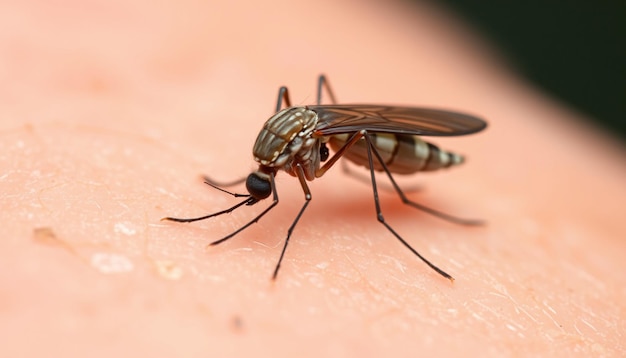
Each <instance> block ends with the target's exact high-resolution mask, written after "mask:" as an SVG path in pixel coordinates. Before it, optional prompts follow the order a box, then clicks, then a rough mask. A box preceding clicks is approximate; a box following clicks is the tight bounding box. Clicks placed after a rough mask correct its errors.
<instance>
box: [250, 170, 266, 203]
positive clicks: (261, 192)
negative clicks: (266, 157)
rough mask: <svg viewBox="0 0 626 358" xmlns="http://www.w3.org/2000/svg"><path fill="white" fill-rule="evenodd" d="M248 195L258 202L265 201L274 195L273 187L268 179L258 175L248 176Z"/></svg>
mask: <svg viewBox="0 0 626 358" xmlns="http://www.w3.org/2000/svg"><path fill="white" fill-rule="evenodd" d="M246 188H247V189H248V193H250V195H252V197H253V198H255V199H257V200H261V199H265V198H267V197H268V196H270V194H272V186H271V184H270V181H269V180H268V179H267V178H262V177H261V176H260V175H259V174H258V173H252V174H250V175H248V179H246Z"/></svg>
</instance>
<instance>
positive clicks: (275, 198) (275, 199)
mask: <svg viewBox="0 0 626 358" xmlns="http://www.w3.org/2000/svg"><path fill="white" fill-rule="evenodd" d="M269 177H270V186H271V188H272V203H271V204H270V206H268V207H267V208H265V210H263V211H262V212H261V213H260V214H259V215H257V216H256V217H255V218H254V219H252V220H250V221H249V222H248V223H247V224H245V225H244V226H242V227H240V228H239V229H237V230H236V231H234V232H232V233H231V234H229V235H227V236H225V237H223V238H221V239H219V240H217V241H213V242H212V243H210V244H209V245H208V246H215V245H217V244H221V243H222V242H224V241H226V240H228V239H230V238H232V237H233V236H235V235H237V234H239V233H240V232H242V231H244V230H245V229H247V228H248V226H250V225H252V224H254V223H255V222H257V221H259V219H261V218H262V217H263V216H264V215H265V214H267V213H268V212H269V211H270V210H272V209H273V208H274V207H275V206H276V204H278V193H277V192H276V183H274V174H269ZM247 202H249V204H247V205H252V204H256V203H257V202H258V200H256V199H254V198H252V197H250V198H248V199H247V200H246V201H244V202H243V203H240V204H239V205H243V204H244V203H247Z"/></svg>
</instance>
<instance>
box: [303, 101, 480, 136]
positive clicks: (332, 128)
mask: <svg viewBox="0 0 626 358" xmlns="http://www.w3.org/2000/svg"><path fill="white" fill-rule="evenodd" d="M307 108H309V109H310V110H313V111H315V112H316V113H317V115H318V118H319V121H318V124H317V127H316V129H315V132H314V136H315V137H322V136H327V135H333V134H342V133H354V132H357V131H360V130H367V131H370V132H383V133H398V134H414V135H424V136H459V135H465V134H471V133H476V132H479V131H481V130H483V129H484V128H485V127H487V123H486V122H485V121H483V120H482V119H480V118H477V117H473V116H470V115H467V114H463V113H456V112H449V111H443V110H439V109H431V108H417V107H396V106H378V105H365V104H356V105H350V104H348V105H320V106H307Z"/></svg>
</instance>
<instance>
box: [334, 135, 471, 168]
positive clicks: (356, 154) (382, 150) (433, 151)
mask: <svg viewBox="0 0 626 358" xmlns="http://www.w3.org/2000/svg"><path fill="white" fill-rule="evenodd" d="M369 136H370V138H372V141H373V142H374V146H375V147H376V150H377V151H378V153H379V154H380V156H381V157H382V158H383V161H384V162H385V164H386V165H387V168H389V170H390V171H391V172H393V173H397V174H412V173H415V172H419V171H431V170H437V169H441V168H447V167H450V166H453V165H458V164H461V163H463V157H462V156H460V155H458V154H455V153H450V152H446V151H443V150H441V149H439V148H438V147H437V146H435V145H433V144H430V143H428V142H425V141H423V140H422V139H420V138H419V137H418V136H414V135H405V134H390V133H371V134H369ZM349 137H350V136H349V135H348V134H341V135H334V136H332V137H330V140H329V144H330V147H331V148H332V149H333V150H334V151H337V150H339V149H340V148H341V147H343V146H344V145H345V143H346V141H347V140H348V138H349ZM344 157H345V158H346V159H348V160H350V161H352V162H354V163H356V164H358V165H363V166H365V167H367V168H369V162H368V159H367V143H366V141H365V139H360V140H359V141H358V142H357V143H356V144H354V145H353V146H352V147H351V148H350V149H348V150H347V151H346V152H345V154H344ZM373 160H374V170H378V171H382V170H383V168H382V166H381V165H380V163H379V161H378V160H377V159H376V157H374V158H373Z"/></svg>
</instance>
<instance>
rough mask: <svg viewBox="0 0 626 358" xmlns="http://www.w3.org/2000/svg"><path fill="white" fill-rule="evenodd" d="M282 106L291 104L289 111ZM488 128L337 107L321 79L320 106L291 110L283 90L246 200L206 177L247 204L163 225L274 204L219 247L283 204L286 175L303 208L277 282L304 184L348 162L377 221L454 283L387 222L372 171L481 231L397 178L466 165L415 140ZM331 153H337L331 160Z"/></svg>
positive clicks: (407, 111)
mask: <svg viewBox="0 0 626 358" xmlns="http://www.w3.org/2000/svg"><path fill="white" fill-rule="evenodd" d="M324 88H325V89H326V92H327V93H328V95H329V97H330V100H331V101H332V103H333V104H331V105H322V104H321V102H322V91H323V89H324ZM283 102H284V104H285V105H286V107H285V108H284V109H283ZM486 126H487V123H486V122H484V121H483V120H482V119H479V118H477V117H473V116H470V115H467V114H462V113H456V112H449V111H443V110H438V109H429V108H417V107H398V106H385V105H367V104H344V105H338V104H336V100H335V95H334V93H333V92H332V90H331V88H330V85H329V84H328V81H327V79H326V77H325V76H324V75H320V76H319V79H318V86H317V104H316V105H311V106H295V107H292V106H291V100H290V98H289V92H288V90H287V87H284V86H283V87H281V88H280V89H279V91H278V101H277V103H276V114H274V115H273V116H272V117H270V118H269V119H268V120H267V122H265V124H264V125H263V128H262V129H261V132H260V133H259V135H258V137H257V139H256V142H255V143H254V147H253V149H252V152H253V155H254V159H255V161H256V162H258V164H259V166H258V169H257V170H256V171H254V172H253V173H251V174H250V175H248V177H247V178H246V179H245V182H246V189H247V190H248V194H235V193H231V192H229V191H227V190H225V189H223V188H222V186H229V185H234V184H236V183H241V182H243V181H244V180H243V179H242V180H239V181H236V182H233V183H230V184H218V183H215V182H214V181H212V180H210V179H208V178H207V180H206V181H205V182H206V183H207V184H209V185H211V186H212V187H214V188H216V189H218V190H220V191H223V192H225V193H228V194H230V195H233V196H235V197H244V200H243V201H241V202H239V203H238V204H236V205H234V206H232V207H230V208H228V209H226V210H222V211H219V212H216V213H213V214H210V215H205V216H201V217H196V218H174V217H166V218H163V219H162V220H169V221H175V222H184V223H189V222H193V221H198V220H204V219H208V218H212V217H216V216H220V215H222V214H226V213H230V212H232V211H233V210H235V209H237V208H239V207H241V206H244V205H245V206H251V205H255V204H257V203H258V202H260V201H261V200H264V199H266V198H268V197H269V196H270V195H271V196H272V203H271V204H270V205H269V206H268V207H267V208H265V209H264V210H263V211H261V213H260V214H258V215H257V216H256V217H255V218H254V219H252V220H250V221H249V222H248V223H247V224H245V225H243V226H242V227H240V228H239V229H237V230H236V231H234V232H232V233H231V234H229V235H227V236H225V237H223V238H221V239H219V240H217V241H214V242H212V243H210V244H209V246H211V245H217V244H220V243H222V242H224V241H226V240H228V239H230V238H232V237H233V236H235V235H237V234H239V233H240V232H242V231H243V230H245V229H246V228H248V227H249V226H251V225H252V224H253V223H255V222H257V221H258V220H259V219H261V218H262V217H263V216H264V215H265V214H267V213H268V212H269V211H270V210H272V209H273V208H274V207H275V206H276V205H277V204H278V201H279V200H278V192H277V190H276V183H275V180H274V178H275V176H276V174H277V173H278V171H280V170H283V171H285V172H287V173H288V174H290V175H292V176H294V177H296V178H298V180H299V182H300V185H301V186H302V191H303V192H304V199H305V201H304V204H303V205H302V207H301V209H300V211H299V212H298V214H297V215H296V216H295V219H294V220H293V222H292V224H291V226H290V227H289V229H288V230H287V237H286V238H285V243H284V244H283V248H282V251H281V253H280V257H279V259H278V263H277V264H276V268H275V269H274V273H273V275H272V280H275V279H276V276H277V275H278V270H279V269H280V266H281V263H282V261H283V257H284V255H285V251H286V249H287V245H288V244H289V239H290V238H291V234H292V232H293V230H294V229H295V227H296V225H297V224H298V221H299V220H300V218H301V217H302V214H303V213H304V211H305V210H306V208H307V206H308V205H309V203H310V201H311V198H312V196H311V191H310V190H309V186H308V185H307V181H312V180H314V179H316V178H319V177H321V176H323V175H324V173H326V172H327V171H328V170H329V169H330V168H331V167H333V165H334V164H335V163H337V161H338V160H339V159H340V158H345V159H347V160H349V161H351V162H353V163H354V164H357V165H361V166H365V167H366V168H368V169H369V171H370V178H371V182H372V190H373V194H374V205H375V209H376V217H377V219H378V221H379V222H380V223H381V224H383V225H384V226H385V227H386V228H387V230H389V232H390V233H391V234H393V236H395V237H396V238H397V239H398V240H399V241H400V242H401V243H402V244H403V245H404V246H406V247H407V248H408V249H409V250H410V251H411V252H412V253H413V254H415V255H416V256H417V257H419V258H420V259H421V260H422V261H424V262H425V263H426V264H427V265H428V266H429V267H430V268H432V269H433V270H435V271H436V272H437V273H439V274H440V275H442V276H443V277H445V278H447V279H449V280H450V281H454V278H452V276H450V275H449V274H447V273H446V272H445V271H443V270H441V269H440V268H439V267H437V266H435V265H434V264H432V263H431V262H430V261H428V260H427V259H426V258H425V257H424V256H422V255H421V254H420V253H419V252H417V250H415V249H414V248H413V247H411V245H409V244H408V243H407V242H406V241H405V240H404V239H403V238H402V237H401V236H400V234H398V233H397V232H396V231H395V230H394V229H393V228H392V227H391V226H390V225H389V224H388V223H387V222H386V221H385V218H384V217H383V213H382V210H381V207H380V202H379V198H378V189H377V185H376V175H375V171H381V172H384V173H385V174H386V175H387V177H388V178H389V180H390V182H391V184H392V186H393V188H394V190H395V191H396V192H397V194H398V195H399V196H400V199H401V200H402V202H403V203H404V204H406V205H409V206H411V207H413V208H416V209H419V210H422V211H424V212H427V213H429V214H431V215H434V216H437V217H439V218H442V219H445V220H448V221H451V222H454V223H457V224H462V225H479V224H481V222H480V221H478V220H466V219H461V218H457V217H454V216H451V215H448V214H444V213H442V212H440V211H437V210H434V209H431V208H429V207H426V206H423V205H421V204H418V203H416V202H413V201H411V200H409V199H408V198H407V196H406V195H405V194H404V192H403V191H402V189H400V187H399V186H398V184H397V183H396V181H395V180H394V178H393V175H392V173H396V174H411V173H416V172H419V171H432V170H437V169H441V168H447V167H450V166H454V165H458V164H461V163H462V162H463V157H462V156H460V155H458V154H454V153H451V152H446V151H443V150H441V149H439V148H438V147H436V146H435V145H433V144H430V143H428V142H425V141H423V140H422V139H420V138H419V137H418V136H460V135H466V134H471V133H476V132H479V131H481V130H483V129H484V128H485V127H486ZM329 146H330V148H332V150H333V151H334V154H333V155H332V156H330V151H329V148H328V147H329Z"/></svg>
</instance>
